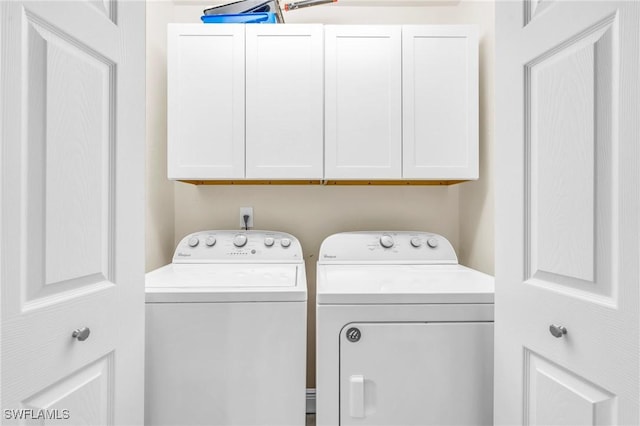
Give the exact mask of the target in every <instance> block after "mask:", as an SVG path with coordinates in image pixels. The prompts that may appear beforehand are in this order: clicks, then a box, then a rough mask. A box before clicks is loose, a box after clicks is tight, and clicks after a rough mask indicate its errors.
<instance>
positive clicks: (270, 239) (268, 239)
mask: <svg viewBox="0 0 640 426" xmlns="http://www.w3.org/2000/svg"><path fill="white" fill-rule="evenodd" d="M274 242H275V240H274V239H273V237H266V238H265V239H264V245H265V246H267V247H271V246H273V243H274Z"/></svg>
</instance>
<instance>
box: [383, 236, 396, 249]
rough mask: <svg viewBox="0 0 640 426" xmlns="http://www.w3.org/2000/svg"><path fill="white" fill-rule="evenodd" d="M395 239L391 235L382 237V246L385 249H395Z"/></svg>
mask: <svg viewBox="0 0 640 426" xmlns="http://www.w3.org/2000/svg"><path fill="white" fill-rule="evenodd" d="M393 244H394V242H393V237H392V236H391V235H383V236H381V237H380V245H381V246H382V247H384V248H391V247H393Z"/></svg>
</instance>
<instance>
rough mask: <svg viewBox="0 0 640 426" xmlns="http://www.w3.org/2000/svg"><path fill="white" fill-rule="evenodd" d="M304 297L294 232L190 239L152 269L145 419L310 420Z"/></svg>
mask: <svg viewBox="0 0 640 426" xmlns="http://www.w3.org/2000/svg"><path fill="white" fill-rule="evenodd" d="M306 301H307V281H306V275H305V266H304V258H303V255H302V248H301V246H300V243H299V242H298V240H297V239H296V238H295V237H293V236H292V235H289V234H286V233H283V232H270V231H241V232H237V231H203V232H197V233H194V234H191V235H188V236H186V237H185V238H183V239H182V241H180V243H179V244H178V246H177V248H176V251H175V254H174V256H173V263H171V264H169V265H166V266H164V267H162V268H159V269H157V270H155V271H152V272H150V273H148V274H147V277H146V367H145V370H146V371H145V373H146V375H145V377H146V378H145V384H146V392H145V423H146V424H148V425H216V426H234V425H245V426H246V425H283V426H284V425H290V426H302V425H304V422H305V411H306V410H305V408H306V395H305V393H306V389H305V387H306V386H305V381H306V327H307V304H306V303H307V302H306Z"/></svg>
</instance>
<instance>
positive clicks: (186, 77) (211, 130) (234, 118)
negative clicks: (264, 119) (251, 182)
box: [167, 24, 245, 180]
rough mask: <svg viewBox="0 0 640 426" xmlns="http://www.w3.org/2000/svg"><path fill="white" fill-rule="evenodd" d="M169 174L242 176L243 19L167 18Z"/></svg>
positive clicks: (188, 176) (214, 176)
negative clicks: (229, 22)
mask: <svg viewBox="0 0 640 426" xmlns="http://www.w3.org/2000/svg"><path fill="white" fill-rule="evenodd" d="M167 36H168V49H167V97H168V105H167V136H168V149H167V151H168V152H167V154H168V172H169V173H168V174H169V179H185V180H187V179H219V178H242V177H244V126H245V124H244V107H245V104H244V102H245V99H244V65H245V59H244V25H204V24H202V25H194V24H169V27H168V34H167Z"/></svg>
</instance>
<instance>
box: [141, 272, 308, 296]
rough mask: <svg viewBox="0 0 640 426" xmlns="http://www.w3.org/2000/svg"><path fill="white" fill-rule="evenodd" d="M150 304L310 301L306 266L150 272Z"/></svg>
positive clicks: (148, 284) (148, 285) (146, 285)
mask: <svg viewBox="0 0 640 426" xmlns="http://www.w3.org/2000/svg"><path fill="white" fill-rule="evenodd" d="M145 281H146V283H145V290H146V301H147V302H148V303H172V302H178V303H180V302H185V303H186V302H289V301H305V300H307V287H306V276H305V270H304V264H250V263H246V264H179V263H172V264H169V265H166V266H164V267H162V268H159V269H156V270H155V271H152V272H149V273H148V274H147V275H146V279H145Z"/></svg>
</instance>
